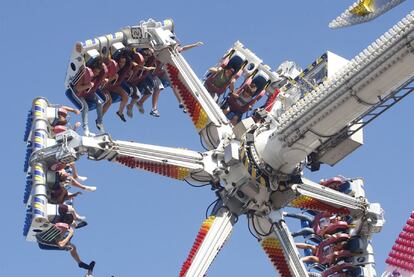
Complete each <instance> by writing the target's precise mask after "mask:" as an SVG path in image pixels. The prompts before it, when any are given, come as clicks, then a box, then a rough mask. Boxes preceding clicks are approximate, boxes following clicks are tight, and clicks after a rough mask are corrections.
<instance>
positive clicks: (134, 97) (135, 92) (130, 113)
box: [126, 87, 140, 118]
mask: <svg viewBox="0 0 414 277" xmlns="http://www.w3.org/2000/svg"><path fill="white" fill-rule="evenodd" d="M132 89H133V92H132V95H131V101H130V102H129V104H128V105H127V106H126V108H127V115H128V117H130V118H132V117H133V115H134V114H133V111H132V108H133V107H134V105H135V104H136V103H137V102H138V100H139V97H140V94H138V93H139V91H138V88H137V87H133V88H132Z"/></svg>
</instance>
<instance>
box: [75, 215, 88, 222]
mask: <svg viewBox="0 0 414 277" xmlns="http://www.w3.org/2000/svg"><path fill="white" fill-rule="evenodd" d="M77 220H79V221H86V216H81V215H79V216H78V218H77Z"/></svg>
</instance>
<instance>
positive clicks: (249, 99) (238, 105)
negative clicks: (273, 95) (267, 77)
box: [221, 82, 257, 125]
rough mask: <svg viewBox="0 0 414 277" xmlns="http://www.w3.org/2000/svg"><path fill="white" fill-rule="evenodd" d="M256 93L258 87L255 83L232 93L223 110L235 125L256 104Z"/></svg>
mask: <svg viewBox="0 0 414 277" xmlns="http://www.w3.org/2000/svg"><path fill="white" fill-rule="evenodd" d="M256 93H257V87H256V84H255V83H253V82H251V83H250V84H248V85H245V86H243V87H242V88H241V89H239V90H238V91H237V92H232V93H230V95H229V96H228V98H227V99H226V100H225V102H224V104H223V105H222V107H221V108H222V110H223V113H224V114H225V115H226V116H227V118H229V119H230V122H231V123H232V124H233V125H236V124H237V123H238V122H239V121H240V119H241V117H242V115H243V114H244V113H245V112H247V111H248V110H250V109H251V108H252V107H253V105H254V104H255V103H256V101H257V98H255V97H254V96H255V94H256Z"/></svg>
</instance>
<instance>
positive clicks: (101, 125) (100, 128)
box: [95, 120, 105, 133]
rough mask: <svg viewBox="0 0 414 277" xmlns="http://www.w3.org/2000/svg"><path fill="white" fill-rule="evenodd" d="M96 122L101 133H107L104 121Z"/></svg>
mask: <svg viewBox="0 0 414 277" xmlns="http://www.w3.org/2000/svg"><path fill="white" fill-rule="evenodd" d="M95 124H96V128H98V130H99V131H100V132H101V133H105V129H104V126H103V123H102V122H98V120H95Z"/></svg>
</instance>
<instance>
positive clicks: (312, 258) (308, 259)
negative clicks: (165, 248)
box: [300, 256, 319, 263]
mask: <svg viewBox="0 0 414 277" xmlns="http://www.w3.org/2000/svg"><path fill="white" fill-rule="evenodd" d="M300 260H301V261H302V262H303V263H319V258H318V257H316V256H306V257H302V258H301V259H300Z"/></svg>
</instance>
